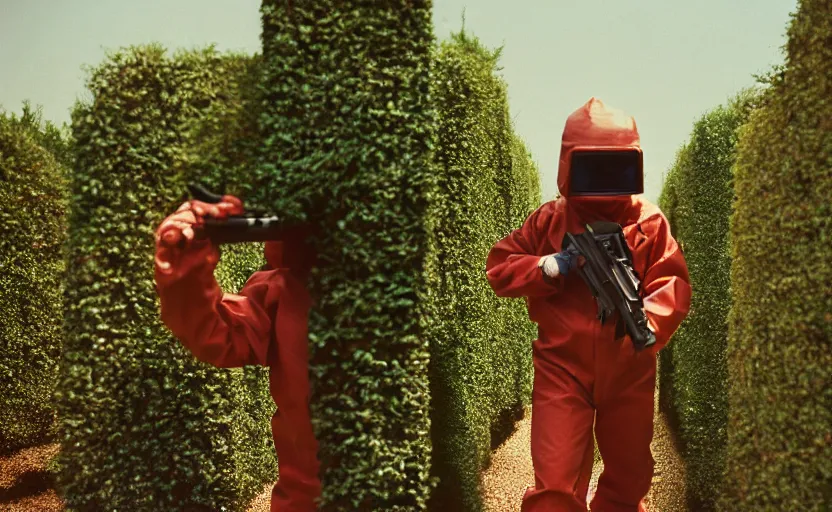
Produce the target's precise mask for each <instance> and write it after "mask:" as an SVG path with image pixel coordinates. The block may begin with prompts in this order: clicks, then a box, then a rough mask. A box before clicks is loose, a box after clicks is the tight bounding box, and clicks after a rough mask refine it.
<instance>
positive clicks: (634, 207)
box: [486, 98, 691, 512]
mask: <svg viewBox="0 0 832 512" xmlns="http://www.w3.org/2000/svg"><path fill="white" fill-rule="evenodd" d="M638 147H639V136H638V131H637V128H636V125H635V120H634V119H633V118H631V117H627V116H625V115H623V114H622V113H621V112H620V111H617V110H613V109H609V108H607V107H605V106H604V105H603V104H602V103H601V102H600V101H598V100H596V99H595V98H593V99H591V100H590V101H589V102H588V103H587V104H585V105H584V106H583V107H581V108H580V109H578V110H576V111H575V112H574V113H573V114H572V115H571V116H570V117H569V119H568V120H567V122H566V127H565V129H564V133H563V145H562V149H561V159H560V166H559V169H558V188H559V189H560V192H561V197H559V198H558V199H556V200H554V201H550V202H548V203H546V204H544V205H543V206H541V207H540V208H539V209H538V210H536V211H535V212H534V213H532V214H531V215H530V216H529V218H528V219H527V220H526V222H525V223H524V224H523V226H522V227H521V228H519V229H517V230H515V231H513V232H512V233H511V234H509V235H508V236H507V237H506V238H504V239H503V240H501V241H499V242H498V243H497V244H496V245H495V246H494V247H493V248H492V250H491V252H490V254H489V256H488V260H487V265H486V270H487V275H488V280H489V282H490V284H491V286H492V288H493V289H494V291H495V292H496V294H497V295H498V296H501V297H527V299H526V302H527V306H528V311H529V317H530V318H531V319H532V320H533V321H534V322H536V323H537V324H538V339H537V340H535V342H534V369H535V372H534V390H533V395H532V434H531V435H532V439H531V449H532V460H533V463H534V472H535V487H534V489H531V488H530V489H528V490H527V492H526V494H525V496H524V497H523V505H522V510H523V511H524V512H525V511H537V512H542V511H552V512H554V511H586V509H587V508H586V496H587V491H588V486H589V480H590V477H591V472H592V463H593V452H594V443H593V435H592V433H593V421H594V422H595V436H596V438H597V440H598V448H599V450H600V452H601V456H602V458H603V461H604V471H603V473H602V474H601V477H600V480H599V482H598V489H597V492H596V494H595V496H594V498H593V499H592V503H591V508H592V510H593V511H596V512H617V511H621V512H625V511H637V510H638V511H643V510H646V509H645V507H644V503H643V501H642V500H643V498H644V496H646V494H647V492H648V490H649V488H650V484H651V480H652V476H653V464H654V461H653V457H652V453H651V451H650V443H651V440H652V437H653V394H654V388H655V374H656V354H657V352H658V351H659V350H660V349H661V348H662V347H663V346H665V345H666V344H667V342H668V340H669V339H670V336H671V335H672V334H673V333H674V332H675V331H676V329H677V327H678V326H679V324H680V323H681V322H682V320H683V319H684V318H685V316H686V315H687V312H688V309H689V307H690V296H691V289H690V284H689V277H688V271H687V266H686V264H685V260H684V258H683V256H682V253H681V252H680V250H679V247H678V246H677V244H676V241H675V240H674V239H673V237H672V236H671V235H670V228H669V226H668V222H667V219H666V218H665V217H664V215H663V214H662V213H661V211H659V209H658V208H657V207H656V206H654V205H652V204H650V203H649V202H648V201H647V200H645V199H644V198H643V197H641V196H608V197H600V196H599V197H570V194H569V183H570V179H569V177H570V168H569V162H570V158H569V157H570V152H572V151H573V150H575V149H576V148H581V149H583V150H587V149H596V150H604V149H605V148H606V149H622V148H638ZM597 220H606V221H613V222H617V223H619V224H620V225H621V226H622V228H623V230H624V234H625V237H626V239H627V243H628V245H629V246H630V249H631V250H632V253H633V261H634V265H635V269H636V271H637V272H638V273H639V275H640V277H641V278H642V281H643V287H644V306H645V311H646V313H647V316H648V320H649V322H650V325H651V327H652V328H653V330H654V332H655V334H656V339H657V341H656V344H655V345H654V346H653V347H651V348H650V349H648V350H645V351H643V352H640V353H636V352H635V350H634V348H633V346H632V342H631V341H630V339H629V337H625V338H624V339H619V340H615V339H614V338H615V324H614V323H613V322H607V324H606V325H604V326H601V325H600V322H599V321H598V320H597V319H596V314H597V306H596V302H595V299H594V298H593V297H592V294H591V293H590V290H589V288H588V287H587V285H586V284H585V283H584V281H583V280H582V279H581V278H580V276H578V275H576V274H577V272H571V273H569V274H568V276H563V275H559V276H557V277H556V278H555V279H554V280H544V278H543V275H542V272H541V269H540V268H538V261H539V260H540V258H541V256H544V255H548V254H553V253H557V252H560V250H561V243H562V240H563V237H564V234H565V233H566V232H572V233H579V232H582V231H584V230H585V227H584V225H585V224H586V223H590V222H593V221H597Z"/></svg>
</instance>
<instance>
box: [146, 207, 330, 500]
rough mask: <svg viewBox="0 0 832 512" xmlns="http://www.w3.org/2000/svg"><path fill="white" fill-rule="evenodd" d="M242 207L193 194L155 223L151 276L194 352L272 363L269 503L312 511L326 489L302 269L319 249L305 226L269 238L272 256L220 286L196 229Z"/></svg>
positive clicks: (173, 325) (236, 363)
mask: <svg viewBox="0 0 832 512" xmlns="http://www.w3.org/2000/svg"><path fill="white" fill-rule="evenodd" d="M242 213H243V205H242V202H241V201H240V200H239V199H237V198H235V197H233V196H228V195H226V196H224V197H223V200H222V201H221V202H220V203H218V204H208V203H203V202H200V201H189V202H187V203H185V204H183V205H182V206H181V207H180V208H179V209H178V210H177V211H176V212H175V213H174V214H173V215H171V216H169V217H168V218H166V219H165V220H164V221H163V222H162V223H161V224H160V225H159V227H158V229H157V230H156V258H155V279H156V289H157V293H158V294H159V297H160V300H161V317H162V321H163V322H164V323H165V324H166V325H167V326H168V328H169V329H170V330H171V332H173V334H174V335H175V336H176V337H177V338H178V339H179V340H180V342H181V343H182V344H183V345H184V346H185V347H186V348H187V349H188V350H190V352H191V353H193V355H194V356H195V357H196V358H197V359H199V360H201V361H203V362H206V363H208V364H211V365H213V366H216V367H219V368H236V367H241V366H246V365H263V366H268V367H270V369H271V371H270V377H269V389H270V391H271V395H272V397H273V399H274V402H275V404H276V405H277V412H275V414H274V416H273V417H272V422H271V423H272V434H273V436H274V445H275V451H276V452H277V456H278V464H279V469H280V478H279V481H278V482H277V484H275V486H274V488H273V490H272V497H271V510H272V512H277V511H280V512H311V511H314V510H315V509H316V503H315V500H316V499H317V498H318V496H319V495H320V492H321V484H320V481H319V478H318V467H319V462H318V459H317V449H318V445H317V441H316V439H315V435H314V433H313V430H312V423H311V419H310V414H309V377H308V373H307V372H308V359H307V357H308V345H307V343H308V339H307V317H308V312H309V307H310V302H311V301H310V297H309V294H308V292H307V289H306V284H305V283H306V277H307V275H308V272H309V270H310V269H311V266H312V264H313V262H314V256H315V255H314V254H313V252H312V250H311V249H310V247H309V246H308V245H307V244H306V242H305V239H304V232H303V229H296V230H294V231H287V233H286V234H285V237H284V238H283V239H282V240H281V241H279V242H267V243H266V244H265V256H266V261H267V265H266V266H265V267H264V268H263V269H261V270H260V271H257V272H255V273H254V274H253V275H252V276H251V277H250V278H249V280H248V281H247V282H246V284H245V285H244V286H243V288H242V290H240V292H239V294H230V293H223V292H222V290H221V289H220V287H219V285H218V284H217V281H216V280H215V279H214V269H215V268H216V266H217V263H218V262H219V249H218V248H217V247H216V246H215V245H213V244H212V243H211V242H210V241H209V240H207V239H206V240H197V239H195V236H194V235H195V233H194V228H195V227H196V226H198V225H201V224H202V223H203V222H204V220H205V218H206V217H213V218H217V219H222V218H225V217H227V216H228V215H240V214H242Z"/></svg>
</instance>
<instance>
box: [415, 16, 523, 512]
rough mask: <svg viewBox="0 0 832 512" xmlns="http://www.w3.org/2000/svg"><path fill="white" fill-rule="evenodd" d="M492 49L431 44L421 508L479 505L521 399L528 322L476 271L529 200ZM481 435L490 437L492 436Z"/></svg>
mask: <svg viewBox="0 0 832 512" xmlns="http://www.w3.org/2000/svg"><path fill="white" fill-rule="evenodd" d="M497 60H498V53H496V52H490V51H488V50H486V49H485V48H483V47H482V46H481V45H480V43H479V41H477V40H476V39H475V38H471V37H470V36H467V35H465V33H464V32H463V33H460V34H456V35H455V36H453V38H452V39H451V40H450V41H448V42H444V43H442V44H441V45H440V47H439V48H438V51H437V56H436V61H435V62H436V64H435V71H434V75H435V79H434V90H433V95H434V97H435V101H436V102H437V105H438V109H439V130H438V134H439V138H438V142H437V151H436V161H437V163H438V166H439V169H438V190H439V192H437V200H436V202H435V205H434V208H433V211H432V217H433V219H434V223H435V224H434V225H435V233H436V246H435V249H434V250H435V251H436V254H435V262H436V267H435V269H433V270H434V275H433V276H432V279H431V283H432V285H433V286H434V292H433V294H432V296H433V299H432V301H431V302H430V304H429V308H430V313H429V314H430V316H431V318H433V319H434V321H435V323H434V325H433V330H432V333H431V337H430V338H431V397H432V403H433V411H432V418H433V432H432V433H433V443H434V464H435V474H437V475H438V476H439V478H440V482H441V487H440V489H439V490H438V492H437V494H436V496H435V499H436V503H435V504H432V505H433V507H432V508H436V509H445V510H481V509H482V496H481V492H480V491H481V489H480V473H481V470H482V469H484V468H485V466H486V465H487V463H488V461H489V456H490V451H491V448H492V444H495V443H493V441H497V442H499V441H500V440H502V439H498V438H500V436H504V435H505V433H506V432H505V431H503V432H499V431H496V432H495V430H499V429H504V428H505V427H511V426H512V425H511V422H510V421H505V418H506V416H508V418H511V417H512V413H514V412H516V411H517V410H518V409H520V410H522V405H523V404H524V403H527V402H528V400H529V398H530V390H531V367H532V365H531V341H532V340H533V339H534V337H535V334H536V330H535V329H534V325H533V324H532V323H531V322H530V321H529V319H528V315H527V313H526V309H525V303H524V301H523V300H521V299H517V300H506V299H500V298H498V297H496V296H495V295H494V292H493V291H492V290H491V288H490V286H489V285H488V281H487V280H486V279H485V276H484V269H485V261H486V258H487V256H488V252H489V250H490V249H491V247H492V245H493V244H494V243H495V242H496V241H497V240H499V239H500V238H502V237H503V236H505V235H506V234H507V233H508V232H509V231H510V230H511V229H513V228H516V227H519V226H520V225H521V224H522V222H523V221H524V220H525V219H526V217H527V216H528V215H529V214H530V213H531V212H532V211H533V210H534V209H535V208H536V207H537V206H538V205H539V204H540V189H539V179H538V176H537V170H536V168H535V166H534V164H533V163H532V162H531V158H530V155H529V154H528V151H527V150H526V148H525V147H524V145H523V144H522V142H521V141H520V140H519V139H518V138H517V137H516V136H515V135H514V134H513V133H512V127H511V122H510V119H509V116H508V100H507V93H506V85H505V83H504V82H503V81H502V80H501V79H500V78H499V77H497V76H496V75H495V71H496V66H497ZM492 432H493V434H494V437H495V439H492Z"/></svg>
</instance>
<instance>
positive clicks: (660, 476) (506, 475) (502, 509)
mask: <svg viewBox="0 0 832 512" xmlns="http://www.w3.org/2000/svg"><path fill="white" fill-rule="evenodd" d="M657 403H658V402H657ZM656 411H657V412H656V420H655V432H654V435H653V443H652V445H651V446H652V450H653V458H654V459H655V461H656V466H655V470H654V474H653V485H652V487H651V489H650V493H649V494H648V495H647V499H646V500H645V501H646V503H647V506H648V507H649V510H650V512H687V507H686V506H685V503H684V496H685V472H684V465H683V463H682V459H681V457H680V456H679V453H678V451H677V449H676V446H675V444H674V441H673V438H672V436H671V433H670V430H669V429H668V425H667V420H666V418H665V417H664V415H663V414H661V413H659V412H658V406H657V407H656ZM530 443H531V411H527V414H526V416H525V417H524V418H523V420H521V421H520V422H518V424H517V429H516V431H515V432H514V434H512V436H511V437H510V438H509V439H508V440H507V441H506V442H505V443H504V444H503V445H502V446H500V447H499V448H497V450H495V452H494V454H493V456H492V462H491V466H490V467H489V468H488V469H487V470H486V472H485V474H484V475H483V486H484V488H485V506H486V510H487V511H488V512H509V511H519V510H520V503H521V500H522V498H523V493H524V492H525V491H526V487H528V486H531V485H534V470H533V469H532V458H531V448H530ZM603 468H604V464H603V462H602V461H601V457H600V454H599V453H598V450H597V448H596V451H595V465H594V467H593V471H592V480H591V482H590V489H589V495H588V496H587V502H588V501H589V499H591V498H592V496H593V494H594V493H595V489H596V487H597V485H598V477H599V476H600V475H601V471H602V470H603Z"/></svg>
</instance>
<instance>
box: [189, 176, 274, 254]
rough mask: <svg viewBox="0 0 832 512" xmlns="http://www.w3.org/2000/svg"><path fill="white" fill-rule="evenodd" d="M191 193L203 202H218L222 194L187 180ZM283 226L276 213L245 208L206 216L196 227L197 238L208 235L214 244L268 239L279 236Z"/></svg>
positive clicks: (264, 240) (194, 197) (266, 240)
mask: <svg viewBox="0 0 832 512" xmlns="http://www.w3.org/2000/svg"><path fill="white" fill-rule="evenodd" d="M188 190H189V191H190V193H191V197H192V198H193V199H196V200H198V201H202V202H203V203H210V204H217V203H219V202H220V201H222V196H221V195H219V194H214V193H212V192H209V191H208V190H207V189H206V188H205V187H203V186H202V185H199V184H197V183H190V184H188ZM284 232H285V226H283V225H282V223H281V222H280V218H279V217H277V216H276V215H270V214H268V213H266V212H262V211H256V210H255V211H246V212H245V213H244V214H243V215H230V216H228V217H226V218H225V219H222V220H217V219H210V218H209V219H205V223H204V224H203V225H202V226H201V227H200V228H197V229H196V230H195V235H196V238H197V239H205V238H208V239H210V240H211V241H212V242H213V243H215V244H218V245H219V244H234V243H242V242H268V241H270V240H280V238H281V236H282V234H283V233H284Z"/></svg>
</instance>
